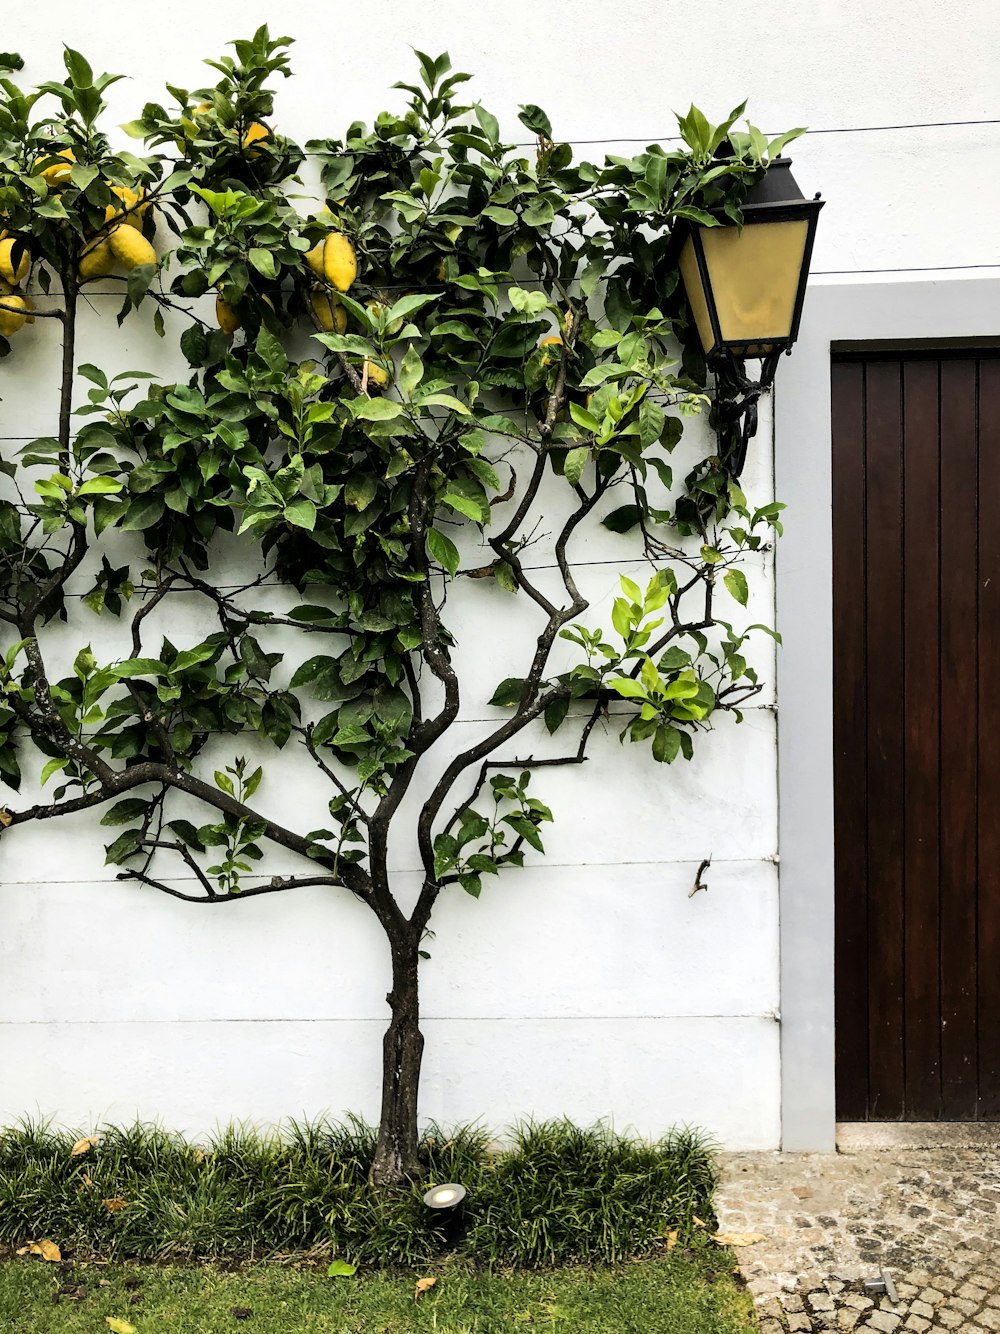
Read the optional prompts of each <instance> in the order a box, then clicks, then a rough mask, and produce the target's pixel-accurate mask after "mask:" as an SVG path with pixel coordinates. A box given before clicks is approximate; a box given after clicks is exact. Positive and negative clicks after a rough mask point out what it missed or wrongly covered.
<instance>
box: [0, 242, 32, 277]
mask: <svg viewBox="0 0 1000 1334" xmlns="http://www.w3.org/2000/svg"><path fill="white" fill-rule="evenodd" d="M15 246H17V249H18V257H17V268H15V267H14V247H15ZM30 272H31V256H30V255H29V254H28V249H27V246H25V245H24V244H23V242H21V241H18V240H16V239H15V238H14V237H13V236H8V237H7V239H6V240H4V241H0V278H3V279H4V281H5V282H8V283H14V284H17V283H23V282H24V280H25V278H27V276H28V274H29V273H30Z"/></svg>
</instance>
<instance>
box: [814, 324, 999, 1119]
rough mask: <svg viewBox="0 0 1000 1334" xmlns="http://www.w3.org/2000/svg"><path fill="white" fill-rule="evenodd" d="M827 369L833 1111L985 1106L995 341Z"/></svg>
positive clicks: (912, 1112) (995, 924) (995, 661)
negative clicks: (979, 347)
mask: <svg viewBox="0 0 1000 1334" xmlns="http://www.w3.org/2000/svg"><path fill="white" fill-rule="evenodd" d="M832 377H833V532H834V543H833V548H834V646H833V652H834V749H835V822H836V895H837V912H836V1025H837V1115H838V1119H839V1120H843V1121H861V1120H878V1121H890V1120H906V1121H936V1120H941V1121H971V1120H998V1119H1000V353H997V352H986V351H983V352H976V351H969V350H965V351H957V352H954V353H949V352H946V351H941V352H939V353H933V354H932V353H897V354H895V355H887V354H885V353H881V352H880V353H878V354H877V355H876V354H853V353H852V354H851V355H850V356H837V357H835V360H834V364H833V367H832Z"/></svg>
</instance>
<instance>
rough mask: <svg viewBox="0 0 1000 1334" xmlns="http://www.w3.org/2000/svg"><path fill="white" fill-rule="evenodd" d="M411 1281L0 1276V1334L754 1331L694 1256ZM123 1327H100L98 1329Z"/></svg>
mask: <svg viewBox="0 0 1000 1334" xmlns="http://www.w3.org/2000/svg"><path fill="white" fill-rule="evenodd" d="M427 1276H428V1277H430V1276H436V1278H437V1282H436V1283H435V1285H434V1287H433V1288H431V1289H430V1290H429V1291H427V1292H426V1293H425V1294H424V1295H423V1296H422V1297H421V1298H420V1300H419V1301H417V1300H415V1298H414V1289H415V1281H416V1278H417V1277H419V1274H418V1275H411V1276H409V1277H389V1276H387V1275H385V1274H372V1275H370V1276H368V1275H364V1274H358V1275H357V1276H356V1277H354V1278H339V1279H330V1278H327V1277H326V1274H325V1271H324V1270H302V1269H293V1268H282V1267H280V1266H277V1265H274V1264H271V1265H259V1266H255V1267H250V1268H246V1269H243V1270H237V1271H230V1272H224V1271H221V1270H219V1269H217V1268H211V1267H193V1266H192V1267H184V1268H179V1267H170V1266H129V1265H103V1264H94V1263H90V1264H88V1263H83V1262H78V1263H73V1262H63V1263H62V1264H46V1263H44V1262H43V1261H40V1260H33V1259H27V1258H25V1259H21V1260H10V1261H7V1262H4V1263H2V1264H0V1331H3V1332H4V1334H7V1331H17V1334H22V1332H23V1334H50V1331H51V1334H84V1331H86V1332H87V1334H109V1330H114V1329H115V1328H118V1329H119V1331H120V1334H128V1327H129V1326H131V1327H132V1328H134V1330H135V1334H154V1331H155V1334H222V1331H240V1330H246V1331H257V1334H296V1332H297V1331H308V1334H423V1332H424V1331H426V1332H427V1334H510V1331H519V1330H523V1331H526V1334H529V1332H530V1331H547V1332H549V1334H737V1332H738V1331H744V1332H746V1331H750V1330H753V1329H755V1328H756V1325H755V1323H754V1320H753V1316H752V1308H751V1303H750V1300H749V1298H748V1296H747V1294H746V1293H745V1292H743V1291H742V1290H741V1289H740V1288H739V1287H738V1285H737V1283H736V1282H735V1280H734V1277H733V1259H732V1256H731V1254H729V1253H727V1252H725V1251H710V1250H708V1249H707V1248H704V1247H703V1248H702V1249H701V1250H700V1252H698V1253H692V1252H687V1253H685V1254H681V1253H678V1254H676V1255H673V1256H668V1257H666V1258H664V1259H663V1260H657V1261H646V1262H643V1263H636V1264H627V1265H622V1266H619V1267H615V1268H570V1269H562V1270H553V1271H550V1272H547V1273H546V1272H534V1273H525V1272H521V1273H516V1274H485V1273H483V1274H476V1273H475V1272H474V1271H472V1270H471V1269H470V1268H469V1267H467V1266H466V1265H465V1264H457V1265H453V1266H450V1267H449V1266H443V1267H438V1268H437V1269H436V1270H428V1271H427ZM108 1316H110V1317H112V1319H113V1320H115V1321H116V1322H117V1321H123V1322H125V1323H124V1324H122V1325H120V1326H119V1325H115V1324H112V1325H109V1324H108V1323H107V1321H106V1319H105V1317H108Z"/></svg>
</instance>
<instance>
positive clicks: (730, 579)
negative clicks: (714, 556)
mask: <svg viewBox="0 0 1000 1334" xmlns="http://www.w3.org/2000/svg"><path fill="white" fill-rule="evenodd" d="M722 582H723V583H724V584H725V585H726V588H728V590H729V592H730V593H731V594H732V595H733V597H734V598H735V599H736V601H737V602H738V603H739V604H740V606H741V607H745V606H746V605H747V599H748V598H749V596H750V590H749V588H748V587H747V577H746V575H745V574H744V573H743V571H742V570H727V571H726V573H725V574H724V575H723V576H722Z"/></svg>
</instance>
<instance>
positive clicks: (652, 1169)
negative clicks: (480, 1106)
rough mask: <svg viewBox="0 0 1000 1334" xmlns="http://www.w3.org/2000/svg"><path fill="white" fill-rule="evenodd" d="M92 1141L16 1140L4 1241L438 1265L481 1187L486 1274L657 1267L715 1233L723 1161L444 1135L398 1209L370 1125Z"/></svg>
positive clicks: (143, 1255) (5, 1180)
mask: <svg viewBox="0 0 1000 1334" xmlns="http://www.w3.org/2000/svg"><path fill="white" fill-rule="evenodd" d="M76 1138H77V1136H76V1135H74V1134H72V1133H68V1132H60V1131H55V1130H52V1129H50V1128H48V1127H45V1126H36V1125H23V1126H21V1127H19V1128H17V1129H13V1130H9V1131H5V1132H2V1133H0V1243H5V1244H7V1245H8V1246H12V1247H17V1246H21V1245H24V1244H25V1243H26V1242H30V1241H38V1240H41V1239H43V1238H48V1239H51V1240H53V1241H55V1242H57V1243H58V1244H59V1245H60V1246H61V1247H62V1248H63V1251H64V1253H67V1252H69V1253H70V1254H71V1255H75V1256H76V1257H78V1258H79V1257H82V1256H84V1255H87V1254H90V1255H98V1256H101V1257H103V1258H106V1259H116V1260H123V1259H143V1260H161V1261H162V1260H173V1261H177V1260H184V1261H192V1260H216V1261H219V1260H224V1261H241V1262H242V1261H247V1260H256V1259H262V1258H265V1257H267V1256H270V1255H275V1254H281V1255H288V1254H289V1253H295V1254H298V1255H300V1256H301V1255H302V1254H303V1253H305V1254H306V1255H309V1254H312V1255H315V1256H316V1257H317V1258H319V1257H323V1258H326V1259H327V1260H329V1259H330V1257H331V1256H337V1257H340V1258H343V1259H346V1260H349V1261H352V1262H354V1263H357V1264H361V1265H364V1266H365V1267H368V1268H372V1267H376V1266H381V1267H392V1266H413V1265H426V1264H428V1263H430V1262H432V1261H433V1260H435V1259H437V1258H439V1257H440V1255H441V1253H442V1240H441V1237H440V1235H439V1234H438V1233H437V1232H436V1231H435V1226H434V1221H433V1219H432V1217H431V1216H430V1214H429V1212H428V1210H427V1209H425V1207H424V1206H423V1204H422V1202H421V1195H422V1193H423V1191H424V1190H425V1189H426V1187H427V1186H428V1185H429V1184H434V1183H437V1182H442V1181H461V1182H462V1183H463V1184H464V1185H465V1186H466V1187H467V1189H468V1198H467V1204H466V1210H465V1222H466V1225H467V1231H466V1235H465V1238H464V1241H463V1242H462V1243H461V1250H462V1252H463V1254H464V1255H465V1256H466V1257H467V1258H469V1259H471V1260H473V1261H475V1262H476V1264H477V1265H479V1266H482V1267H486V1268H498V1267H508V1266H517V1267H524V1268H531V1267H538V1266H549V1265H554V1264H571V1263H585V1264H595V1263H596V1264H607V1263H615V1262H618V1261H621V1260H624V1259H627V1258H630V1257H636V1256H642V1255H658V1254H662V1252H663V1250H664V1243H665V1238H666V1236H667V1234H668V1233H669V1232H671V1231H676V1232H677V1234H678V1240H679V1242H680V1244H681V1245H683V1244H685V1243H687V1242H689V1241H691V1240H692V1239H694V1238H695V1237H696V1235H697V1233H698V1232H699V1227H698V1223H699V1222H701V1223H702V1224H705V1223H708V1222H710V1221H711V1218H712V1213H711V1208H712V1206H711V1197H712V1190H713V1188H714V1185H715V1175H714V1168H713V1166H712V1159H711V1155H710V1153H709V1151H708V1149H707V1148H706V1145H705V1142H704V1140H703V1139H702V1138H701V1137H699V1136H698V1135H697V1134H696V1133H694V1132H690V1131H678V1132H675V1133H674V1134H672V1135H669V1136H667V1137H666V1138H665V1139H664V1140H662V1141H661V1142H660V1143H658V1144H654V1145H649V1144H646V1143H643V1142H640V1141H636V1140H634V1139H630V1138H628V1137H624V1136H620V1135H616V1134H614V1133H613V1132H611V1131H610V1130H607V1129H605V1128H603V1127H597V1128H591V1129H588V1130H581V1129H579V1128H577V1127H575V1126H573V1125H571V1124H570V1123H568V1122H548V1123H544V1124H537V1125H527V1126H523V1127H521V1128H520V1129H519V1130H517V1131H516V1132H515V1134H514V1135H513V1137H512V1142H511V1144H510V1147H509V1148H508V1149H506V1150H505V1151H504V1152H502V1153H499V1154H495V1153H492V1152H491V1151H490V1147H489V1143H488V1139H487V1136H486V1135H485V1134H484V1133H483V1132H481V1131H479V1130H476V1129H464V1130H460V1131H457V1132H454V1133H452V1134H450V1135H447V1136H446V1135H444V1134H443V1133H442V1132H441V1131H439V1130H433V1129H432V1130H431V1131H429V1132H428V1133H427V1135H426V1136H425V1138H424V1142H423V1156H424V1159H425V1162H426V1168H427V1171H426V1177H425V1178H424V1180H423V1181H421V1182H420V1183H418V1184H416V1185H414V1186H413V1187H412V1188H410V1189H408V1190H404V1191H400V1192H394V1193H390V1194H382V1193H378V1192H374V1191H372V1190H371V1189H370V1188H369V1187H368V1185H367V1181H366V1176H367V1170H368V1164H369V1162H370V1161H371V1156H372V1151H373V1147H374V1134H373V1132H372V1130H371V1129H370V1128H369V1127H367V1126H364V1125H362V1124H361V1123H360V1122H356V1121H351V1122H348V1123H347V1124H343V1125H340V1124H327V1123H323V1124H316V1125H294V1124H293V1125H292V1126H291V1127H290V1128H289V1129H288V1130H286V1131H285V1132H284V1133H281V1134H279V1133H275V1134H271V1135H261V1134H258V1133H255V1132H252V1131H246V1130H239V1129H229V1130H227V1131H225V1132H223V1133H222V1134H220V1135H219V1136H218V1137H217V1138H216V1139H215V1140H214V1141H213V1142H212V1143H209V1144H207V1145H205V1146H203V1147H197V1146H194V1145H191V1144H189V1143H186V1142H185V1141H184V1140H183V1139H181V1138H180V1137H178V1136H176V1135H171V1134H169V1133H168V1132H166V1131H163V1130H160V1129H157V1128H155V1127H149V1126H133V1127H131V1128H127V1129H113V1128H109V1129H105V1130H104V1131H102V1133H101V1135H100V1138H99V1141H98V1142H97V1144H96V1145H95V1146H94V1147H92V1148H90V1149H88V1150H87V1152H85V1153H81V1154H77V1155H74V1154H73V1153H72V1148H73V1143H74V1140H75V1139H76ZM411 1314H412V1313H411ZM44 1327H45V1326H39V1328H44ZM330 1328H336V1326H330ZM529 1328H530V1326H529Z"/></svg>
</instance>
